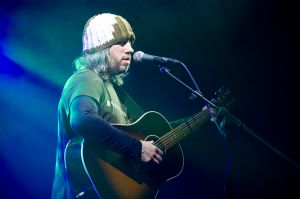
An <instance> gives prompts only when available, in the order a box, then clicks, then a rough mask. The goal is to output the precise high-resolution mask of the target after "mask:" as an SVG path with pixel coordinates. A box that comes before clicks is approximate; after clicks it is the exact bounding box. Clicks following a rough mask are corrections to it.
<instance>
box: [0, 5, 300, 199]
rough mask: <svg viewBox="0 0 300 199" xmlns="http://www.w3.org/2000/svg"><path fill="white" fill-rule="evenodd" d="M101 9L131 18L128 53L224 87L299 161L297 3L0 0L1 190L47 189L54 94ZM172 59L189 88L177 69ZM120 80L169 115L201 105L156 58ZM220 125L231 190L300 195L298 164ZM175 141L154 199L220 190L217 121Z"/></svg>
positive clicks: (33, 192) (222, 161)
mask: <svg viewBox="0 0 300 199" xmlns="http://www.w3.org/2000/svg"><path fill="white" fill-rule="evenodd" d="M102 12H110V13H115V14H119V15H122V16H124V17H125V18H126V19H127V20H128V21H129V22H130V23H131V24H132V27H133V29H134V32H135V34H136V37H137V40H136V42H135V44H134V49H135V50H136V51H138V50H141V51H143V52H145V53H148V54H154V55H159V56H164V57H171V58H176V59H178V60H180V61H182V62H183V63H185V65H186V66H187V67H188V68H189V70H190V71H191V73H192V74H193V76H194V78H195V79H196V81H197V83H198V84H199V87H200V88H201V91H202V92H203V94H204V95H205V96H206V97H207V98H208V99H211V98H212V97H213V94H214V92H215V91H216V90H217V89H219V88H220V87H222V86H224V87H227V88H229V89H230V90H231V91H232V94H233V97H234V102H233V104H232V105H231V106H230V107H229V110H230V112H231V113H233V114H234V115H235V116H237V117H238V118H239V119H240V120H241V121H243V122H244V123H245V124H246V125H247V126H248V127H249V128H250V129H251V130H253V131H254V132H255V133H256V134H257V135H259V136H261V137H262V138H263V139H265V140H266V141H267V142H268V143H270V144H271V145H272V146H274V147H276V149H278V150H279V151H281V152H283V153H284V154H286V155H287V156H288V157H289V158H291V159H292V160H294V161H296V162H297V163H298V164H299V163H300V157H299V151H300V147H299V146H300V145H299V143H298V142H299V135H298V134H299V129H298V122H299V121H298V119H299V116H298V111H299V105H298V103H299V97H298V96H299V93H298V92H299V87H298V86H297V83H296V82H298V80H299V77H298V73H297V72H296V69H297V67H299V53H297V52H299V50H297V49H298V47H299V39H298V37H299V31H297V29H298V28H297V26H298V25H299V16H298V15H299V12H298V11H297V12H296V8H295V6H293V5H292V4H289V3H288V1H273V0H241V1H221V0H214V1H211V0H188V1H178V0H173V1H158V0H151V1H140V0H138V1H130V0H123V1H115V0H112V1H108V0H85V1H84V0H79V1H68V0H59V1H58V0H49V1H38V0H29V1H28V0H26V1H25V0H18V1H17V0H10V1H9V2H6V3H1V7H0V26H1V29H0V88H1V90H0V92H1V93H0V96H1V97H0V107H1V113H0V141H1V144H0V176H1V180H0V183H1V184H0V190H1V193H0V198H3V199H4V198H5V199H6V198H7V199H11V198H31V199H40V198H50V196H51V187H52V181H53V173H54V165H55V150H56V140H57V104H58V100H59V97H60V94H61V91H62V88H63V85H64V83H65V81H66V80H67V78H68V77H69V76H70V75H71V74H72V72H73V71H74V68H72V61H73V59H74V58H75V57H77V56H79V55H80V53H81V48H82V44H81V36H82V29H83V26H84V24H85V22H86V21H87V20H88V19H89V18H90V17H91V16H93V15H95V14H98V13H102ZM169 68H170V69H171V72H172V73H173V74H175V75H176V76H178V77H179V78H180V79H181V80H183V81H184V82H186V83H187V84H188V85H190V86H193V85H192V82H191V80H190V79H189V77H188V75H187V73H186V71H185V70H184V69H183V68H182V67H180V66H170V67H169ZM124 87H125V89H126V90H127V91H128V92H129V93H130V94H131V95H132V96H133V97H134V98H135V99H136V101H137V102H138V103H139V104H140V105H141V106H142V107H143V108H144V109H145V110H155V111H158V112H160V113H161V114H163V115H164V116H165V117H166V118H167V119H168V120H169V121H173V120H176V119H178V118H183V117H186V116H189V115H191V114H194V113H196V112H199V111H200V110H201V108H202V106H203V105H205V103H204V101H203V100H201V99H200V98H196V99H193V100H191V99H189V97H190V95H191V92H190V91H188V90H187V89H185V88H184V87H183V86H182V85H180V84H179V83H178V82H176V81H175V80H173V79H171V78H170V77H169V76H167V75H165V74H163V73H161V72H160V71H159V69H158V67H157V66H156V65H151V64H144V63H143V64H136V63H133V64H132V66H131V71H130V75H129V76H128V78H127V79H126V83H125V86H124ZM226 130H227V138H228V141H229V146H230V148H231V155H232V161H231V173H230V179H231V180H230V182H231V183H230V184H231V189H229V190H228V191H229V192H228V193H229V194H230V196H231V197H229V198H244V199H245V198H256V199H258V198H299V196H300V194H299V192H298V190H297V189H298V185H299V177H300V174H299V173H300V172H299V168H297V167H295V166H294V165H292V164H290V163H289V162H288V161H286V160H285V159H283V158H282V157H280V156H279V155H278V154H277V153H275V152H274V151H272V150H270V149H269V148H268V147H267V146H266V145H264V144H263V143H261V142H259V141H258V140H257V139H255V138H254V137H253V136H251V135H249V134H248V133H247V132H246V131H244V130H242V129H239V128H237V127H235V126H234V125H230V124H227V125H226ZM182 147H183V150H184V152H185V167H184V170H183V172H182V174H181V175H180V176H179V177H178V178H176V179H174V180H172V181H170V182H169V183H166V184H164V185H163V186H162V188H161V191H160V194H159V195H158V196H159V198H172V199H175V198H224V184H225V181H226V180H225V173H226V158H227V153H226V149H225V145H224V141H223V139H222V137H221V136H220V134H219V133H218V131H217V129H216V127H215V126H214V125H213V124H212V123H209V124H206V125H204V126H203V128H201V129H200V130H199V132H197V133H194V134H192V135H191V136H189V137H188V138H187V139H185V140H184V141H183V142H182ZM293 194H295V195H293Z"/></svg>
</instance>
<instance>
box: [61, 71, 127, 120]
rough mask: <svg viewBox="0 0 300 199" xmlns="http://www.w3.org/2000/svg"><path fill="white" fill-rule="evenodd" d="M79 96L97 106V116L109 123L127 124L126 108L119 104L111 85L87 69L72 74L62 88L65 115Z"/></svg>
mask: <svg viewBox="0 0 300 199" xmlns="http://www.w3.org/2000/svg"><path fill="white" fill-rule="evenodd" d="M81 95H85V96H89V97H91V98H93V99H94V100H95V101H96V102H97V104H98V105H99V113H98V114H99V115H100V116H101V117H102V118H104V119H105V120H106V121H108V122H109V123H115V124H125V123H127V110H126V107H125V106H123V105H122V103H121V102H120V100H119V98H118V96H117V94H116V91H115V89H114V87H113V85H112V83H111V82H110V81H105V80H103V79H102V78H101V77H100V76H99V75H98V74H97V73H95V72H93V71H91V70H89V69H84V70H80V71H77V72H76V73H74V74H73V75H72V76H71V77H70V78H69V79H68V81H67V83H66V85H65V87H64V91H63V94H62V103H63V105H64V108H65V111H66V114H67V115H69V110H70V106H71V103H72V101H73V99H75V98H76V97H78V96H81Z"/></svg>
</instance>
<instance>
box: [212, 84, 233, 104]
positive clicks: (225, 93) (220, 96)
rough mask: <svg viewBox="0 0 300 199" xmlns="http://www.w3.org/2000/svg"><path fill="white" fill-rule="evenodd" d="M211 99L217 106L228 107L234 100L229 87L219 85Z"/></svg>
mask: <svg viewBox="0 0 300 199" xmlns="http://www.w3.org/2000/svg"><path fill="white" fill-rule="evenodd" d="M214 95H215V98H214V99H213V100H212V101H213V102H214V103H215V104H216V105H217V106H219V107H228V106H229V105H230V104H231V103H232V102H233V101H234V100H233V97H232V93H231V91H230V90H229V88H225V87H221V88H219V89H218V90H217V91H216V92H215V93H214Z"/></svg>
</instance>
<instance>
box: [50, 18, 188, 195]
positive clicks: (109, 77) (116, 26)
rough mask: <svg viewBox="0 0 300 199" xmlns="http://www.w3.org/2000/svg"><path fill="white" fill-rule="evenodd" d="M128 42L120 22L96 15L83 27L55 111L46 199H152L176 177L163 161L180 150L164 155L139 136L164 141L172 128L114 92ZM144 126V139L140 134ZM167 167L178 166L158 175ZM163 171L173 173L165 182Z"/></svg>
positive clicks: (126, 27)
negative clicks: (54, 138)
mask: <svg viewBox="0 0 300 199" xmlns="http://www.w3.org/2000/svg"><path fill="white" fill-rule="evenodd" d="M134 41H135V34H134V32H133V30H132V28H131V26H130V24H129V23H128V22H127V21H126V19H124V18H123V17H121V16H119V15H115V14H110V13H103V14H98V15H96V16H93V17H91V18H90V19H89V20H88V21H87V22H86V24H85V26H84V30H83V36H82V44H83V47H82V54H81V56H79V57H78V58H76V59H75V60H74V66H75V68H76V71H75V73H74V74H72V75H71V76H70V78H69V79H68V80H67V81H66V83H65V86H64V88H63V91H62V95H61V98H60V101H59V104H58V140H57V152H56V165H55V178H54V182H53V189H52V199H71V198H87V199H93V198H103V199H112V198H118V199H120V198H121V199H122V198H132V199H134V198H140V199H141V198H155V197H156V194H157V191H158V188H159V185H160V183H162V182H163V181H165V180H166V179H168V178H171V177H172V175H177V174H178V173H180V172H181V170H182V168H183V166H182V165H183V164H182V161H183V158H182V157H179V158H178V161H177V160H176V158H177V157H176V158H175V155H174V157H173V155H171V156H170V158H168V156H167V155H166V154H172V150H174V154H175V153H176V151H180V150H181V147H180V145H178V144H177V145H175V147H172V148H170V149H169V147H171V146H169V143H164V142H162V141H163V140H164V139H161V140H158V139H157V137H160V135H159V136H155V137H152V138H150V139H149V137H151V136H147V135H145V134H146V133H149V134H151V133H153V132H161V133H167V132H168V131H170V130H171V129H172V127H171V126H172V125H174V126H175V125H176V122H174V123H169V122H167V120H166V119H165V118H164V117H163V116H161V115H160V114H159V113H156V112H148V113H144V112H143V110H142V109H141V108H140V107H139V106H138V105H137V103H135V102H134V101H133V99H132V98H131V97H130V96H129V95H128V94H127V93H126V92H125V91H124V90H123V89H122V88H121V87H120V86H121V85H122V84H123V83H124V82H123V81H124V79H123V78H124V77H125V76H126V74H127V71H128V70H129V67H130V62H131V58H132V54H133V52H134V50H133V48H132V45H133V43H134ZM180 122H181V121H179V120H178V121H177V124H178V123H180ZM148 123H149V125H148ZM145 125H148V128H147V129H149V132H143V131H142V130H141V131H140V130H139V129H143V128H140V127H142V126H145ZM154 126H158V127H159V128H157V129H155V127H154ZM160 141H161V142H160ZM179 154H180V155H181V153H179ZM173 160H175V161H176V162H177V163H176V164H172V165H171V166H170V167H168V168H163V167H166V166H168V165H167V162H168V161H173ZM146 168H147V169H146ZM161 171H163V172H161ZM167 171H170V172H173V173H171V174H170V176H166V173H168V172H167ZM156 174H159V175H157V176H156Z"/></svg>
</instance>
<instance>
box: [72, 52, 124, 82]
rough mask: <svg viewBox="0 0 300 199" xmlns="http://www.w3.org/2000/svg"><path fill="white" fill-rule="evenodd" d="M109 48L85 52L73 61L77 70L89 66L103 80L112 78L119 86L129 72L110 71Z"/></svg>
mask: <svg viewBox="0 0 300 199" xmlns="http://www.w3.org/2000/svg"><path fill="white" fill-rule="evenodd" d="M108 50H109V48H105V49H102V50H97V51H95V52H92V53H83V54H82V55H81V56H79V57H77V58H76V59H75V60H74V62H73V65H74V66H75V68H76V71H78V70H81V69H86V68H87V69H90V70H92V71H94V72H95V73H97V74H98V75H99V76H100V77H102V79H103V80H106V81H107V80H111V81H112V82H114V83H116V84H117V85H119V86H120V85H122V84H123V83H124V80H123V79H124V78H125V77H126V76H127V74H128V72H127V71H126V72H124V73H122V74H117V75H116V74H113V75H112V74H110V73H109V65H108V56H109V55H108Z"/></svg>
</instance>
